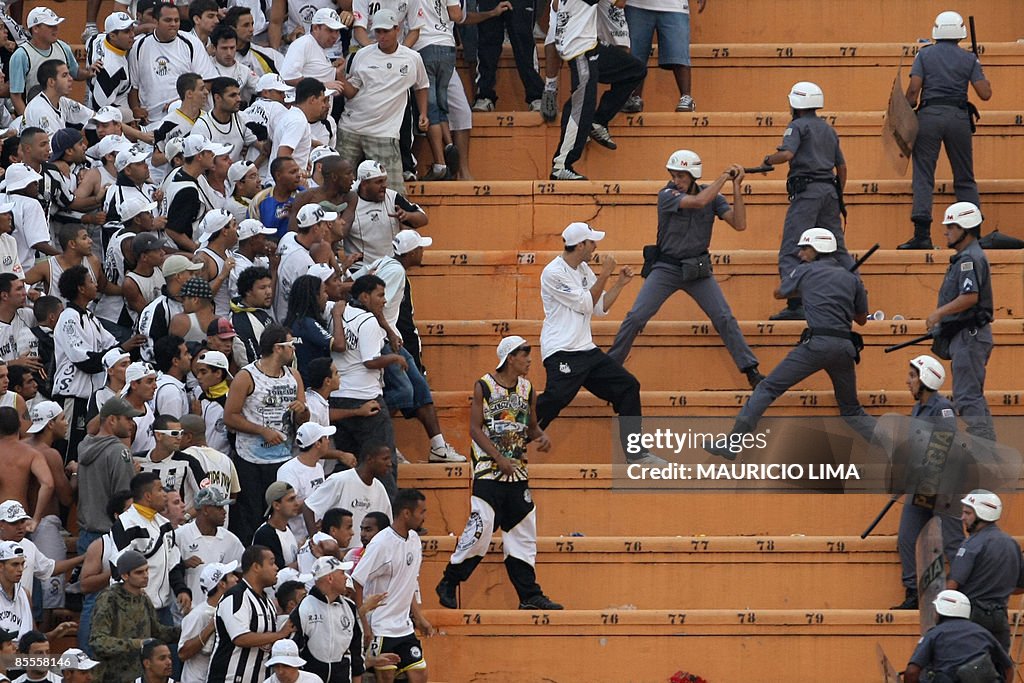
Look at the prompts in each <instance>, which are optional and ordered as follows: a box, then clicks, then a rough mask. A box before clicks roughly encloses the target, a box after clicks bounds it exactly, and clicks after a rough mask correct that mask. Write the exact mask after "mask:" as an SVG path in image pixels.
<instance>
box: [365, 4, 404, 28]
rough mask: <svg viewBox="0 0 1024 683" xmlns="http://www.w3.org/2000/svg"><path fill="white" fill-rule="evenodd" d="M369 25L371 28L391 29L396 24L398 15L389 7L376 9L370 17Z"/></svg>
mask: <svg viewBox="0 0 1024 683" xmlns="http://www.w3.org/2000/svg"><path fill="white" fill-rule="evenodd" d="M370 26H372V27H373V30H374V31H376V30H377V29H385V30H387V29H392V28H394V27H396V26H398V17H397V16H396V15H395V13H394V12H393V11H391V10H389V9H381V10H377V11H376V12H375V13H374V15H373V16H372V17H370Z"/></svg>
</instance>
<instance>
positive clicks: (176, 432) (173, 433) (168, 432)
mask: <svg viewBox="0 0 1024 683" xmlns="http://www.w3.org/2000/svg"><path fill="white" fill-rule="evenodd" d="M153 432H154V433H156V434H163V435H164V436H169V437H171V438H172V439H180V438H181V435H182V434H184V433H185V430H184V429H154V430H153Z"/></svg>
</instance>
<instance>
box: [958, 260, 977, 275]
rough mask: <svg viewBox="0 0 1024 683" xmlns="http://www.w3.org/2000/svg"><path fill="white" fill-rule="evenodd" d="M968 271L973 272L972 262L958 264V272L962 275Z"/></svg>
mask: <svg viewBox="0 0 1024 683" xmlns="http://www.w3.org/2000/svg"><path fill="white" fill-rule="evenodd" d="M968 270H974V261H964V262H963V263H961V264H960V272H961V273H964V272H966V271H968Z"/></svg>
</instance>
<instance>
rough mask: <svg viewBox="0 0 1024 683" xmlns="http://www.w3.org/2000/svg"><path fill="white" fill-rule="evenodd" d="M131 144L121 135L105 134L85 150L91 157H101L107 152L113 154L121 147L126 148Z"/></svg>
mask: <svg viewBox="0 0 1024 683" xmlns="http://www.w3.org/2000/svg"><path fill="white" fill-rule="evenodd" d="M131 146H132V143H130V142H128V139H127V138H125V137H124V136H123V135H107V136H106V137H104V138H102V139H100V141H99V142H97V143H96V144H95V145H93V146H92V147H90V148H89V149H88V150H86V154H88V155H89V156H91V157H92V158H93V159H102V158H103V157H105V156H107V155H108V154H113V153H114V152H117V151H120V150H121V149H128V148H129V147H131Z"/></svg>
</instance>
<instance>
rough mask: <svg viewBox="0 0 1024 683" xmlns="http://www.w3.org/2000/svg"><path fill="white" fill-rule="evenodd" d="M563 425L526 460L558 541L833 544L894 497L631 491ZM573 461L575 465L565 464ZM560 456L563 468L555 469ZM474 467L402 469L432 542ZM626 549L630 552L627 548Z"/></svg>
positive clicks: (1010, 523) (464, 502) (1009, 502)
mask: <svg viewBox="0 0 1024 683" xmlns="http://www.w3.org/2000/svg"><path fill="white" fill-rule="evenodd" d="M467 412H468V411H467ZM560 422H561V420H556V421H555V422H554V423H553V424H552V425H551V427H550V428H549V430H548V431H549V433H551V434H552V442H553V444H554V447H553V448H552V451H551V453H531V455H530V458H531V464H530V490H531V492H532V495H533V499H534V501H535V502H536V503H537V508H538V514H537V533H538V534H540V535H541V536H554V537H559V538H558V539H557V540H559V541H570V540H575V538H576V537H573V536H572V534H575V533H579V534H584V535H585V536H586V537H590V536H607V535H614V536H622V537H624V541H625V540H628V539H631V538H633V537H634V536H669V537H684V538H697V537H702V538H703V537H707V536H736V535H740V536H753V537H758V538H763V537H767V536H791V535H792V536H818V537H822V538H825V539H826V540H836V539H838V538H842V537H845V536H852V535H853V534H859V533H861V532H862V531H863V530H864V528H865V527H867V525H868V523H869V522H870V521H871V520H872V519H874V517H875V515H877V514H878V511H879V510H881V509H882V507H883V505H884V504H885V502H886V501H887V500H888V496H886V495H882V494H864V493H848V494H822V493H809V492H805V491H803V492H802V491H794V492H787V493H782V492H775V493H752V492H749V491H731V492H729V491H699V492H694V491H686V492H680V491H671V490H664V491H653V490H652V491H643V492H640V491H635V490H632V491H631V490H626V489H623V488H621V487H620V486H618V485H617V484H616V483H615V480H614V479H613V477H612V465H609V464H595V463H594V461H593V460H592V459H591V455H592V453H591V446H594V447H596V445H597V441H598V440H599V439H600V438H602V435H601V434H599V433H598V430H591V431H590V434H591V436H590V437H589V440H582V439H580V440H577V441H568V440H559V439H556V438H555V436H557V431H558V429H559V428H560V426H561V425H560ZM606 422H607V420H606ZM592 423H596V421H594V420H592ZM605 433H606V434H607V432H605ZM607 440H608V441H610V436H609V437H608V439H607ZM574 445H576V449H575V452H574V450H573V448H572V447H573V446H574ZM571 456H575V458H576V459H575V460H573V461H571V462H570V461H568V460H565V459H566V458H567V457H571ZM556 458H562V459H563V460H565V462H564V463H561V464H552V462H551V461H552V460H553V459H556ZM605 462H607V460H606V461H605ZM471 470H472V466H471V465H466V464H445V465H440V464H409V465H401V466H399V471H398V480H399V481H400V482H401V484H402V486H410V487H415V488H418V489H420V490H422V491H423V492H424V493H425V494H426V495H427V521H426V526H427V528H428V529H429V530H430V532H431V534H432V535H433V536H447V535H449V534H454V535H455V536H459V535H461V534H462V531H463V528H464V527H465V525H466V519H467V518H468V515H469V498H470V492H471V489H472V480H471V474H472V473H471ZM1000 495H1002V496H1003V502H1004V513H1003V514H1004V517H1003V519H1002V521H1001V522H1000V524H1001V525H1002V526H1003V527H1004V528H1006V529H1009V530H1011V533H1012V532H1013V531H1014V530H1017V529H1020V528H1021V526H1022V524H1024V505H1022V504H1024V495H1021V494H1019V493H1003V494H1000ZM899 517H900V509H899V506H897V507H896V508H895V509H893V510H891V511H890V512H889V514H888V515H887V516H886V517H885V518H884V519H883V520H882V522H881V523H880V524H879V526H878V527H877V528H876V529H875V531H874V532H873V535H874V536H876V537H886V536H889V537H894V536H895V535H896V531H897V528H898V526H899V524H898V523H899ZM826 545H827V544H826ZM438 547H439V548H440V546H438ZM838 547H839V546H833V549H832V550H831V551H829V552H836V551H837V550H838ZM622 548H623V549H625V550H628V548H625V546H624V545H623V546H622ZM563 550H565V548H564V547H563ZM826 550H827V549H826ZM556 552H557V547H556ZM566 552H571V551H568V550H566Z"/></svg>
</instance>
